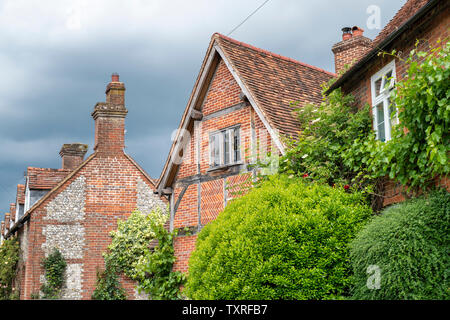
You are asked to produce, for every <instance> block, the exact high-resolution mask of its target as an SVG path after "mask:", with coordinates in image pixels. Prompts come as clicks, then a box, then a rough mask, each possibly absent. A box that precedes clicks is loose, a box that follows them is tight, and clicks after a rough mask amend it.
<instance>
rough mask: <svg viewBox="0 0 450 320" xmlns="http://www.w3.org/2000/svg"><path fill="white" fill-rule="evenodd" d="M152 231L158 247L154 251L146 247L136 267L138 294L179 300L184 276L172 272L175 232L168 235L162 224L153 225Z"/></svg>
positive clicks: (158, 298)
mask: <svg viewBox="0 0 450 320" xmlns="http://www.w3.org/2000/svg"><path fill="white" fill-rule="evenodd" d="M153 231H154V232H155V233H156V236H155V239H157V240H158V245H157V246H156V247H155V248H154V249H151V248H148V247H146V250H145V252H144V254H143V255H141V256H140V258H139V261H138V263H137V265H136V272H137V277H136V278H137V279H138V281H139V286H138V289H139V292H140V291H144V292H145V293H147V294H149V295H150V297H151V298H152V299H156V300H175V299H181V293H180V286H181V285H182V284H183V283H184V281H185V276H184V275H183V274H182V273H181V272H179V271H176V272H173V271H172V267H173V264H174V262H175V255H174V249H173V238H174V236H175V235H176V232H174V233H169V232H168V231H167V230H166V229H165V228H164V225H163V224H155V226H154V227H153Z"/></svg>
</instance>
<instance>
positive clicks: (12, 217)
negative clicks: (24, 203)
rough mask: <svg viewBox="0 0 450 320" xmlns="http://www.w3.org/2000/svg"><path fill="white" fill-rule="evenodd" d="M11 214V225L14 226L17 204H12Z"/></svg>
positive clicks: (10, 207) (10, 206)
mask: <svg viewBox="0 0 450 320" xmlns="http://www.w3.org/2000/svg"><path fill="white" fill-rule="evenodd" d="M9 212H10V214H11V223H10V225H12V224H14V223H15V222H16V204H15V203H11V204H10V205H9Z"/></svg>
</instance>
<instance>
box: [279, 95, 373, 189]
mask: <svg viewBox="0 0 450 320" xmlns="http://www.w3.org/2000/svg"><path fill="white" fill-rule="evenodd" d="M353 105H354V98H353V97H352V96H351V95H344V94H343V93H342V92H341V90H340V89H337V90H334V91H333V92H331V93H330V94H329V96H328V97H327V98H326V99H325V100H324V101H323V102H322V103H321V104H320V105H318V106H317V105H313V104H309V105H306V106H304V107H302V108H300V109H298V119H299V121H300V133H299V137H298V139H297V141H291V142H290V143H289V147H288V150H287V152H286V155H285V156H284V157H283V158H282V160H281V166H280V168H281V172H284V173H288V174H295V175H297V176H303V175H308V178H309V179H313V180H315V181H319V182H324V183H327V184H329V185H333V184H351V183H353V184H354V186H355V189H363V188H364V187H366V186H367V185H368V184H369V183H370V182H371V181H367V180H363V179H362V178H363V177H366V167H365V166H364V165H362V161H361V159H362V158H364V157H367V156H368V155H367V153H363V152H362V151H361V150H359V149H357V150H355V149H354V148H353V143H354V141H360V140H365V139H367V138H368V137H369V135H370V134H371V132H372V124H371V116H370V111H369V110H370V109H369V106H368V105H366V106H365V107H364V108H363V109H361V110H354V108H353Z"/></svg>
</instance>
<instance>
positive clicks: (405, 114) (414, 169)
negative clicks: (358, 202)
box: [355, 42, 450, 190]
mask: <svg viewBox="0 0 450 320" xmlns="http://www.w3.org/2000/svg"><path fill="white" fill-rule="evenodd" d="M449 51H450V42H447V43H446V44H445V45H444V46H442V47H437V48H435V49H432V50H431V52H430V53H426V52H422V51H416V50H412V51H411V53H410V55H409V57H408V58H407V59H406V61H405V64H406V66H407V75H406V76H405V78H404V79H403V80H402V81H400V82H398V83H397V85H396V90H393V93H392V101H394V105H395V107H396V108H397V109H398V119H399V123H400V124H399V125H396V126H394V128H393V131H392V139H391V140H390V141H388V142H386V143H383V142H380V141H376V140H375V139H374V138H372V139H369V140H367V141H365V142H364V143H361V142H360V141H355V148H358V146H357V144H359V149H360V150H361V152H363V153H366V154H367V153H369V154H370V157H367V158H364V159H363V163H364V164H365V165H366V166H367V167H368V168H369V171H370V172H371V173H372V175H373V177H381V176H389V178H390V179H395V180H396V181H398V182H400V183H401V184H403V185H407V186H409V187H410V188H412V189H413V190H417V189H419V188H420V189H423V190H425V189H427V188H429V187H431V186H432V180H433V179H434V178H435V177H436V176H438V175H448V174H449V172H450V162H449V159H448V156H449V154H450V134H449V132H450V131H449V124H450V116H449V112H450V103H449V101H450V100H449V98H450V81H449V79H450V69H449V66H450V57H449ZM393 54H395V52H394V53H393Z"/></svg>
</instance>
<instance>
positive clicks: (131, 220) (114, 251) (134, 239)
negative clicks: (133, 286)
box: [107, 210, 167, 279]
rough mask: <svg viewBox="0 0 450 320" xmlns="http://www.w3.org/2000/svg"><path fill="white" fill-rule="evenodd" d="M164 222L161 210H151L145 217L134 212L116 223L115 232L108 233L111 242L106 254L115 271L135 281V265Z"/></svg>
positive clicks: (164, 216) (164, 218)
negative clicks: (115, 268)
mask: <svg viewBox="0 0 450 320" xmlns="http://www.w3.org/2000/svg"><path fill="white" fill-rule="evenodd" d="M166 220H167V215H166V214H164V213H163V212H162V211H161V210H153V211H152V212H150V213H149V214H147V215H145V214H142V213H140V212H137V211H136V212H133V213H132V214H131V215H130V216H129V217H128V219H127V220H119V221H117V230H115V231H112V232H111V233H110V235H111V237H112V241H111V244H110V245H109V246H108V249H109V251H108V254H107V256H108V257H109V260H110V261H111V263H113V264H115V266H116V267H117V270H120V271H121V272H124V273H125V275H126V276H128V277H129V278H131V279H136V277H137V274H136V264H137V262H138V260H139V258H140V257H141V256H142V255H143V254H144V253H145V252H146V249H147V247H148V245H149V243H150V242H151V241H152V240H153V239H155V238H156V232H157V230H158V227H159V226H162V225H164V223H165V222H166ZM155 229H156V230H155Z"/></svg>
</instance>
